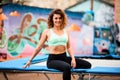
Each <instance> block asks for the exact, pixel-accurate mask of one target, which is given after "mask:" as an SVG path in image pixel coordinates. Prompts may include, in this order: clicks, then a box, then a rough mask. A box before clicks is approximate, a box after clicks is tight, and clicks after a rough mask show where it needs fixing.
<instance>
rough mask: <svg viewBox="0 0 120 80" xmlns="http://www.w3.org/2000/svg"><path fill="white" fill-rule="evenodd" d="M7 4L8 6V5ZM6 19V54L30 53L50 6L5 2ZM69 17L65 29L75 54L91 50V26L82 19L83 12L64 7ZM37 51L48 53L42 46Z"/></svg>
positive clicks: (37, 39)
mask: <svg viewBox="0 0 120 80" xmlns="http://www.w3.org/2000/svg"><path fill="white" fill-rule="evenodd" d="M8 7H9V8H8ZM3 9H4V13H5V14H6V15H7V17H8V19H7V20H6V21H5V25H4V28H5V30H6V32H7V33H6V36H7V37H6V39H7V48H5V51H4V52H5V53H7V57H8V58H16V57H17V58H18V56H19V57H20V58H21V57H26V56H30V55H31V54H32V53H33V51H34V49H35V47H36V46H37V44H38V42H39V40H40V36H41V33H42V32H43V31H44V30H45V29H46V28H47V17H48V15H49V12H50V11H51V10H52V9H43V8H37V7H29V6H21V5H15V4H8V5H6V6H4V7H3ZM65 12H66V14H67V17H68V25H67V26H66V30H68V31H69V32H70V38H71V45H72V48H73V52H74V53H75V55H78V56H80V55H90V54H92V53H93V27H90V26H89V25H87V24H84V23H83V22H82V18H83V16H84V13H83V12H82V13H77V12H69V11H65ZM40 53H44V54H47V53H48V52H47V51H46V50H44V49H42V50H41V52H40Z"/></svg>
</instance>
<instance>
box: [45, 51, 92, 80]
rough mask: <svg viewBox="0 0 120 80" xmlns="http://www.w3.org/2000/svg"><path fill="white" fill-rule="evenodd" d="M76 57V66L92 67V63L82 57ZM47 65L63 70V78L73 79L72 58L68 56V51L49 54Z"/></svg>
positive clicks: (66, 79) (64, 79) (65, 79)
mask: <svg viewBox="0 0 120 80" xmlns="http://www.w3.org/2000/svg"><path fill="white" fill-rule="evenodd" d="M75 59H76V68H84V69H87V68H91V64H90V63H89V62H88V61H85V60H82V59H78V58H75ZM47 67H48V68H53V69H57V70H60V71H62V72H63V80H71V71H70V70H71V58H70V57H67V56H66V53H62V54H49V57H48V61H47Z"/></svg>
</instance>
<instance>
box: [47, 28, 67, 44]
mask: <svg viewBox="0 0 120 80" xmlns="http://www.w3.org/2000/svg"><path fill="white" fill-rule="evenodd" d="M67 42H68V35H67V33H66V31H65V30H64V34H62V35H61V36H59V35H57V34H55V33H54V32H53V30H52V28H51V29H50V38H49V40H48V42H47V44H48V46H58V45H66V44H67Z"/></svg>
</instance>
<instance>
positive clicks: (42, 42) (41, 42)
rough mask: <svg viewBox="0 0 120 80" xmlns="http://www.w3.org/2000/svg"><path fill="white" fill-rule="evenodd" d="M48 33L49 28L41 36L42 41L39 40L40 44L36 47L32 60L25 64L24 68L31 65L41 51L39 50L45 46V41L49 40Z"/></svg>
mask: <svg viewBox="0 0 120 80" xmlns="http://www.w3.org/2000/svg"><path fill="white" fill-rule="evenodd" d="M47 34H48V30H45V31H44V32H43V33H42V36H41V38H40V41H39V44H38V46H37V47H36V49H35V51H34V53H33V55H32V56H31V58H30V60H29V61H28V62H27V63H26V64H25V66H24V67H23V68H26V67H29V66H30V64H31V62H32V60H33V58H34V57H35V56H36V55H37V54H38V53H39V51H40V50H41V49H42V47H43V46H44V43H45V41H46V40H47Z"/></svg>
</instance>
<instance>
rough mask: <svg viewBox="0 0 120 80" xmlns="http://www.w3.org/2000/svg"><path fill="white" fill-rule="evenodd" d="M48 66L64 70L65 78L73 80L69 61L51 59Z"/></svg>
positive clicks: (64, 79) (65, 79)
mask: <svg viewBox="0 0 120 80" xmlns="http://www.w3.org/2000/svg"><path fill="white" fill-rule="evenodd" d="M47 67H48V68H53V69H57V70H60V71H63V80H71V71H70V70H71V66H70V64H68V63H67V62H64V61H61V60H51V61H49V62H48V63H47Z"/></svg>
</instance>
